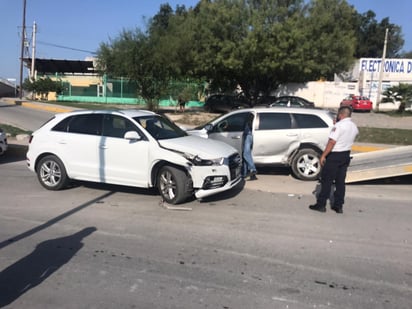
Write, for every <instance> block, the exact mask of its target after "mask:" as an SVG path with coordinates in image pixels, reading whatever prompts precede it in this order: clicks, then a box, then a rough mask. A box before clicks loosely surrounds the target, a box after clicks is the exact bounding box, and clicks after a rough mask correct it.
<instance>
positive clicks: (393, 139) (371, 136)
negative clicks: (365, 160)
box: [356, 127, 412, 145]
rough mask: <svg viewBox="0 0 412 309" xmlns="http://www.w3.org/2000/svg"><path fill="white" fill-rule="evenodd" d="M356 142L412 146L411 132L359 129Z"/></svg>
mask: <svg viewBox="0 0 412 309" xmlns="http://www.w3.org/2000/svg"><path fill="white" fill-rule="evenodd" d="M356 142H361V143H376V144H389V145H412V130H404V129H383V128H369V127H360V128H359V135H358V137H357V138H356Z"/></svg>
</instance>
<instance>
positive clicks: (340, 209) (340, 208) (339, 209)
mask: <svg viewBox="0 0 412 309" xmlns="http://www.w3.org/2000/svg"><path fill="white" fill-rule="evenodd" d="M332 210H334V211H335V212H336V213H337V214H343V209H342V207H332Z"/></svg>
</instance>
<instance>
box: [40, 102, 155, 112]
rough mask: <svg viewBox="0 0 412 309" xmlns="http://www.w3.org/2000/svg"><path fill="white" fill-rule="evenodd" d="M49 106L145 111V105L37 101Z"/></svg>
mask: <svg viewBox="0 0 412 309" xmlns="http://www.w3.org/2000/svg"><path fill="white" fill-rule="evenodd" d="M39 102H41V103H46V104H50V105H59V106H67V107H76V108H83V109H89V110H119V109H127V108H136V109H147V107H146V106H145V105H136V104H135V105H131V104H102V103H87V102H84V103H82V102H56V101H39Z"/></svg>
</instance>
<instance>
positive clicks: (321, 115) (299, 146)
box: [188, 107, 334, 180]
mask: <svg viewBox="0 0 412 309" xmlns="http://www.w3.org/2000/svg"><path fill="white" fill-rule="evenodd" d="M249 114H253V115H254V120H253V128H252V131H253V153H252V154H253V160H254V162H255V164H256V165H258V166H267V165H269V166H274V165H283V166H290V167H291V169H292V172H293V174H294V175H295V177H297V178H299V179H302V180H315V179H317V178H318V177H319V173H320V170H321V166H320V162H319V158H320V155H321V153H322V151H323V149H324V148H325V147H326V143H327V141H328V136H329V133H330V130H331V129H332V127H333V119H334V114H332V113H331V112H330V111H327V110H321V109H313V108H307V109H306V108H293V107H272V108H265V107H262V108H248V109H241V110H237V111H233V112H230V113H228V114H225V115H223V116H221V117H219V118H217V119H215V120H212V121H211V122H210V123H208V124H206V125H203V126H201V127H198V128H195V129H194V130H189V131H188V133H189V134H192V135H198V136H201V137H205V138H209V139H214V140H220V141H223V142H225V143H227V144H229V145H231V146H233V147H235V148H236V149H237V150H238V151H239V153H241V151H242V133H243V127H244V124H245V121H246V119H248V116H249Z"/></svg>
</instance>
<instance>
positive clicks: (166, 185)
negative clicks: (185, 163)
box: [157, 166, 192, 205]
mask: <svg viewBox="0 0 412 309" xmlns="http://www.w3.org/2000/svg"><path fill="white" fill-rule="evenodd" d="M188 180H189V179H188V176H187V175H186V173H185V172H183V171H182V170H180V169H178V168H175V167H173V166H163V167H162V168H161V169H160V171H159V174H158V179H157V186H158V189H159V192H160V195H161V196H162V198H163V199H164V200H165V201H166V202H167V203H169V204H174V205H175V204H180V203H183V202H184V201H186V200H187V199H188V197H189V196H190V195H191V194H192V192H190V190H189V185H188Z"/></svg>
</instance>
